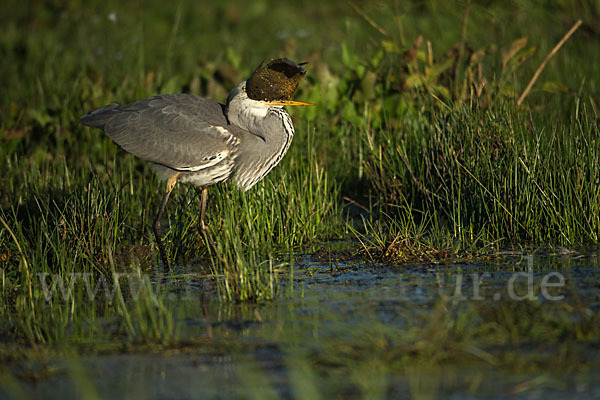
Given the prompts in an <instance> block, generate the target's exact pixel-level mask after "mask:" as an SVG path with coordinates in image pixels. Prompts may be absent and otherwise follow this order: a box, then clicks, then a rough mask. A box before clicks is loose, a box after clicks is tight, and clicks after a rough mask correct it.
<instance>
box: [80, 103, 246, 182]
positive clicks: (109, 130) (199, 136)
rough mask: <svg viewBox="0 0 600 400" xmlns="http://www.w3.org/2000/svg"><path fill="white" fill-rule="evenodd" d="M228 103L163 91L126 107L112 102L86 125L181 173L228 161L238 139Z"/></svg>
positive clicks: (84, 120) (87, 117) (88, 118)
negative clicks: (225, 108)
mask: <svg viewBox="0 0 600 400" xmlns="http://www.w3.org/2000/svg"><path fill="white" fill-rule="evenodd" d="M222 107H223V106H221V104H219V103H217V102H214V101H212V100H207V99H204V98H201V97H198V96H191V95H184V94H177V95H159V96H154V97H150V98H147V99H144V100H140V101H137V102H135V103H131V104H128V105H125V106H119V105H118V104H111V105H108V106H104V107H101V108H99V109H97V110H94V111H91V112H89V113H87V114H86V115H84V116H83V117H82V118H81V120H80V123H81V124H82V125H87V126H94V127H97V128H101V129H103V130H104V131H105V132H106V134H107V135H108V136H109V137H110V138H111V139H112V140H113V141H114V142H115V143H117V144H118V145H119V146H121V147H122V148H123V149H125V150H126V151H128V152H130V153H132V154H134V155H135V156H137V157H139V158H141V159H144V160H146V161H150V162H153V163H156V164H160V165H164V166H166V167H169V168H172V169H175V170H179V171H198V170H201V169H204V168H207V167H210V166H212V165H215V164H217V163H219V162H220V161H221V160H223V159H224V158H225V157H226V156H227V155H228V154H229V153H230V151H231V150H232V147H233V146H235V145H236V144H237V141H238V139H237V138H236V137H235V136H234V135H233V134H232V133H231V132H230V131H229V130H227V129H226V128H225V126H227V119H226V117H225V114H224V112H223V108H222Z"/></svg>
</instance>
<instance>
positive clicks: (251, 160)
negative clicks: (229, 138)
mask: <svg viewBox="0 0 600 400" xmlns="http://www.w3.org/2000/svg"><path fill="white" fill-rule="evenodd" d="M231 122H234V121H231ZM234 123H235V122H234ZM236 125H238V126H239V127H240V128H243V129H245V130H247V131H248V132H250V133H252V134H253V135H255V136H257V138H256V140H247V141H242V143H241V144H240V152H239V154H238V171H237V173H236V175H237V176H236V181H237V183H238V185H239V186H241V187H243V188H244V189H246V190H247V189H249V188H250V187H252V186H253V185H254V184H255V183H256V182H258V181H260V180H261V179H262V178H264V176H265V175H266V174H267V173H268V172H269V171H271V169H273V167H275V166H276V165H277V164H279V162H280V161H281V159H282V158H283V156H284V155H285V153H286V152H287V151H288V149H289V147H290V144H291V143H292V139H293V137H294V126H293V125H292V119H291V118H290V116H289V114H288V113H287V112H286V111H285V110H284V109H283V108H275V107H271V108H269V109H268V111H267V112H266V113H265V115H264V116H262V117H261V116H256V115H247V114H246V115H245V114H244V113H240V114H238V116H237V123H236Z"/></svg>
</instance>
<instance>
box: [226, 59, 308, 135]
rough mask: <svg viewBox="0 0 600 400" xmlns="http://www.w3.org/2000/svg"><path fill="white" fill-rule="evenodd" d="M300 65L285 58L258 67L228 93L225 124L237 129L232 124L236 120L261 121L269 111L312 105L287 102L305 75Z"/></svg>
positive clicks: (292, 101)
mask: <svg viewBox="0 0 600 400" xmlns="http://www.w3.org/2000/svg"><path fill="white" fill-rule="evenodd" d="M302 65H303V64H296V63H295V62H293V61H290V60H288V59H287V58H280V59H277V60H273V61H270V62H269V63H268V64H267V65H265V66H263V65H262V63H261V65H259V66H258V68H256V71H254V73H253V74H252V76H251V77H250V79H248V80H247V81H244V82H242V83H240V84H239V85H237V86H236V87H234V88H233V90H232V91H231V92H230V93H229V97H228V98H227V116H228V118H229V120H230V121H231V122H232V123H236V125H240V124H238V123H237V122H236V120H237V119H238V118H239V117H240V116H242V115H248V116H252V117H254V118H257V117H265V116H266V115H267V112H268V110H269V108H271V107H283V106H312V105H314V104H312V103H305V102H303V101H294V100H291V98H292V95H293V94H294V92H295V91H296V88H297V87H298V84H299V83H300V80H302V78H303V77H304V75H305V74H306V70H305V69H304V68H302ZM242 118H243V117H242ZM240 126H241V125H240Z"/></svg>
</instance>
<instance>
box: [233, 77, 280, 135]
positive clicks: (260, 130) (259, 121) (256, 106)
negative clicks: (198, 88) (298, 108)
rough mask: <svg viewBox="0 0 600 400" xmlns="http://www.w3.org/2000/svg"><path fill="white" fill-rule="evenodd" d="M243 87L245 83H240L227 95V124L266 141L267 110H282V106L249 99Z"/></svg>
mask: <svg viewBox="0 0 600 400" xmlns="http://www.w3.org/2000/svg"><path fill="white" fill-rule="evenodd" d="M245 85H246V82H242V83H240V84H239V85H237V86H236V87H234V88H233V90H231V92H230V93H229V97H228V98H227V119H228V120H229V123H231V124H234V125H237V126H238V127H240V128H242V129H245V130H247V131H248V132H251V133H253V134H255V135H257V136H260V137H262V138H263V139H265V140H267V139H268V138H267V136H268V131H266V130H265V128H266V126H265V124H266V123H267V121H266V120H267V115H268V114H269V109H271V108H282V106H272V105H268V104H265V103H263V102H262V101H257V100H253V99H251V98H249V97H248V94H247V93H246V91H245V90H244V87H245Z"/></svg>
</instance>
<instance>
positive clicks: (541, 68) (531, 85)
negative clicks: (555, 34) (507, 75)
mask: <svg viewBox="0 0 600 400" xmlns="http://www.w3.org/2000/svg"><path fill="white" fill-rule="evenodd" d="M580 25H581V20H578V21H577V22H575V25H573V26H572V27H571V29H569V32H567V33H566V34H565V36H563V38H562V39H561V40H560V42H558V44H557V45H556V46H554V48H553V49H552V51H551V52H550V53H548V55H547V56H546V58H545V59H544V61H543V62H542V63H541V64H540V66H539V67H538V69H537V71H535V74H533V77H532V78H531V80H530V81H529V83H528V84H527V87H526V88H525V90H524V91H523V93H522V94H521V97H519V100H518V101H517V105H518V106H520V105H521V104H522V103H523V100H525V97H526V96H527V95H528V94H529V92H530V91H531V88H532V87H533V84H534V83H535V81H536V80H537V78H538V77H539V76H540V74H541V73H542V71H543V70H544V68H545V67H546V64H548V61H550V59H551V58H552V57H553V56H554V54H556V53H557V52H558V50H559V49H560V48H561V47H562V45H563V44H565V42H566V41H567V40H568V39H569V38H570V37H571V35H572V34H573V33H575V31H576V30H577V28H579V26H580Z"/></svg>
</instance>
